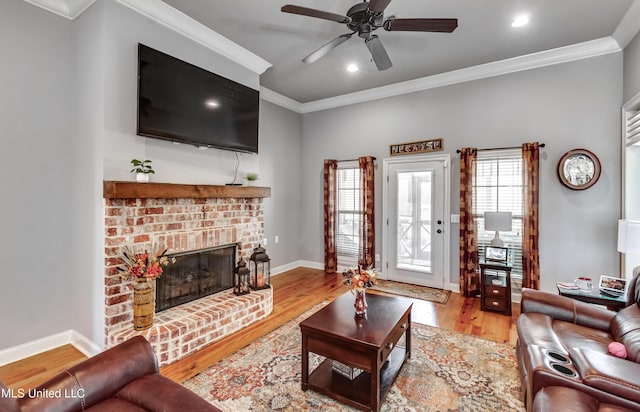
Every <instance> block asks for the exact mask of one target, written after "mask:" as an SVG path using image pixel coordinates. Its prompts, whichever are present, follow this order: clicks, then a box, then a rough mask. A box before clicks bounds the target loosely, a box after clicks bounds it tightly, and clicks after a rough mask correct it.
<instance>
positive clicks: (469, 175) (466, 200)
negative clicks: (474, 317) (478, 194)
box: [460, 147, 480, 297]
mask: <svg viewBox="0 0 640 412" xmlns="http://www.w3.org/2000/svg"><path fill="white" fill-rule="evenodd" d="M477 159H478V150H477V149H476V148H473V147H464V148H462V149H461V150H460V293H461V294H462V295H463V296H467V297H473V296H476V295H478V294H479V293H480V276H479V275H478V273H477V267H478V229H477V224H476V220H475V218H474V216H473V200H474V193H473V183H474V180H475V176H476V163H477Z"/></svg>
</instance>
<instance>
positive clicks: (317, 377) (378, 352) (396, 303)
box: [300, 292, 413, 411]
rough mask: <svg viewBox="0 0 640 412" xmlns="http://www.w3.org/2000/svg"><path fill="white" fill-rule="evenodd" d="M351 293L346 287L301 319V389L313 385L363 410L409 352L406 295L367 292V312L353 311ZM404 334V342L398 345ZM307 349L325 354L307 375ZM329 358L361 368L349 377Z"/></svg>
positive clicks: (375, 405) (376, 403)
mask: <svg viewBox="0 0 640 412" xmlns="http://www.w3.org/2000/svg"><path fill="white" fill-rule="evenodd" d="M354 299H355V298H354V295H352V294H351V293H349V292H347V293H345V294H344V295H342V296H340V297H339V298H338V299H336V300H335V301H334V302H332V303H330V304H328V305H327V306H325V307H324V308H322V309H320V310H319V311H318V312H316V313H314V314H313V315H311V316H310V317H309V318H307V319H305V320H303V321H302V322H300V330H301V331H302V390H303V391H306V390H307V389H313V390H314V391H316V392H320V393H323V394H325V395H327V396H330V397H332V398H333V399H336V400H338V401H340V402H342V403H345V404H347V405H350V406H353V407H356V408H358V409H361V410H366V411H369V410H372V411H379V410H380V405H381V404H382V401H383V400H384V397H385V396H386V394H387V391H388V390H389V388H390V387H391V385H392V384H393V381H394V379H395V378H396V376H397V375H398V372H400V368H401V367H402V365H403V364H404V362H405V360H407V359H408V358H409V357H411V307H412V305H413V304H412V303H411V301H410V300H409V299H405V298H402V297H391V296H382V295H375V294H372V293H368V294H367V303H368V304H369V307H368V308H367V314H366V316H364V317H363V316H356V315H355V310H354V308H353V302H354ZM403 334H404V335H405V347H402V346H396V344H397V343H398V340H399V339H400V338H401V337H402V335H403ZM309 352H313V353H316V354H318V355H321V356H324V357H326V358H327V359H326V360H324V361H323V362H322V363H321V364H320V366H318V367H317V368H316V369H315V370H314V371H313V372H312V373H311V375H309ZM332 360H337V361H339V362H341V363H343V364H346V365H349V366H352V367H355V368H358V369H361V370H363V371H364V372H363V373H362V374H360V375H359V376H358V377H357V378H355V379H353V380H351V379H349V378H347V377H345V376H342V375H341V374H339V373H337V372H335V371H333V368H332Z"/></svg>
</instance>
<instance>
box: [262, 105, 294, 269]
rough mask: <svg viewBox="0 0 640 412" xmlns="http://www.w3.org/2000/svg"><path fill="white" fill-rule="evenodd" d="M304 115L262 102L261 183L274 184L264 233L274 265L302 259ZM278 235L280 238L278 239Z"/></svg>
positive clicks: (266, 204) (266, 208)
mask: <svg viewBox="0 0 640 412" xmlns="http://www.w3.org/2000/svg"><path fill="white" fill-rule="evenodd" d="M301 168H302V116H301V115H300V114H298V113H294V112H292V111H290V110H287V109H284V108H282V107H280V106H277V105H275V104H272V103H269V102H266V101H264V100H263V101H261V103H260V172H261V173H260V180H258V182H259V184H260V186H270V187H271V197H270V198H268V199H265V200H264V213H265V216H264V220H265V230H264V232H265V237H266V238H267V239H268V240H269V243H268V244H267V246H266V248H267V253H268V254H269V257H270V258H271V268H272V269H273V268H277V267H278V266H282V265H288V264H291V263H294V262H296V261H298V260H299V259H300V244H302V243H303V242H302V240H303V238H302V237H301V233H300V223H301V208H300V204H301V203H302V197H301V190H300V188H301V187H302V186H303V180H305V179H303V176H302V174H301V173H300V170H301ZM275 236H278V238H279V242H278V243H275Z"/></svg>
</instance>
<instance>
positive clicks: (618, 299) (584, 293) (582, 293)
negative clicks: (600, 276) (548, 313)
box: [556, 285, 627, 311]
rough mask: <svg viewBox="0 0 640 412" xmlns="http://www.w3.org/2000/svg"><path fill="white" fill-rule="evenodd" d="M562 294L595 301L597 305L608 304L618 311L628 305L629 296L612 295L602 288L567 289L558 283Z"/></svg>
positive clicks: (584, 300)
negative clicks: (604, 291) (602, 290)
mask: <svg viewBox="0 0 640 412" xmlns="http://www.w3.org/2000/svg"><path fill="white" fill-rule="evenodd" d="M556 287H557V288H558V293H559V294H560V296H566V297H568V298H571V299H575V300H580V301H582V302H587V303H593V304H596V305H603V306H606V307H607V309H609V310H615V311H618V310H620V309H622V308H624V307H626V306H627V297H626V296H625V295H622V296H611V295H607V294H605V293H602V292H600V289H598V288H593V289H567V288H563V287H561V286H560V285H556Z"/></svg>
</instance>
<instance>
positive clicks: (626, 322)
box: [611, 305, 640, 363]
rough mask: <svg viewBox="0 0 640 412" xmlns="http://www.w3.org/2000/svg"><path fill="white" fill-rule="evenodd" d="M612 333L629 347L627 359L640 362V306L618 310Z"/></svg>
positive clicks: (612, 323)
mask: <svg viewBox="0 0 640 412" xmlns="http://www.w3.org/2000/svg"><path fill="white" fill-rule="evenodd" d="M611 333H612V335H613V337H614V339H615V340H616V341H618V342H620V343H622V344H623V345H624V347H625V348H626V349H627V359H629V360H632V361H634V362H637V363H640V307H638V305H631V306H628V307H626V308H624V309H622V310H621V311H620V312H618V313H617V314H616V316H615V317H614V318H613V320H612V321H611Z"/></svg>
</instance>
